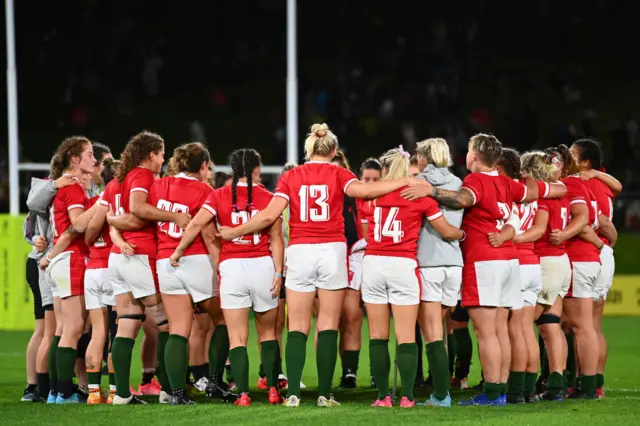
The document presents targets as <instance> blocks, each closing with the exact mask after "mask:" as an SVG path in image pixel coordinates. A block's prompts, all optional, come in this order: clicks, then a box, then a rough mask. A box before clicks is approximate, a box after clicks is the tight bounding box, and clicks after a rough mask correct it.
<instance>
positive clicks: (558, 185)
mask: <svg viewBox="0 0 640 426" xmlns="http://www.w3.org/2000/svg"><path fill="white" fill-rule="evenodd" d="M548 185H549V194H548V195H547V197H546V198H553V199H558V198H562V197H564V196H565V195H567V186H566V185H565V184H564V183H562V182H553V183H550V184H548Z"/></svg>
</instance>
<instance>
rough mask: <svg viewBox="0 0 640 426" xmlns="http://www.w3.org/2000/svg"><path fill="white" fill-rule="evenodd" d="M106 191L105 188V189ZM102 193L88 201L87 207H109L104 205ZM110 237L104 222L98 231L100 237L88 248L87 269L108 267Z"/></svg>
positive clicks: (106, 224) (106, 204)
mask: <svg viewBox="0 0 640 426" xmlns="http://www.w3.org/2000/svg"><path fill="white" fill-rule="evenodd" d="M105 190H106V188H105ZM103 196H104V192H103V193H102V195H101V196H100V197H93V198H91V199H90V200H89V205H90V206H93V205H94V204H95V203H100V204H101V205H103V206H107V207H108V206H109V203H105V201H104V200H103V198H102V197H103ZM112 245H113V242H112V241H111V236H110V235H109V224H108V223H107V222H106V221H105V223H104V225H103V226H102V230H101V231H100V235H99V236H98V238H96V239H95V240H94V241H93V244H91V247H90V248H89V262H88V263H87V269H104V268H108V267H109V253H111V246H112Z"/></svg>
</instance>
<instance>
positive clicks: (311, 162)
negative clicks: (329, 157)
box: [306, 160, 332, 164]
mask: <svg viewBox="0 0 640 426" xmlns="http://www.w3.org/2000/svg"><path fill="white" fill-rule="evenodd" d="M306 164H332V163H331V161H315V160H314V161H311V160H309V161H307V162H306Z"/></svg>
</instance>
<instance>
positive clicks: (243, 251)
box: [202, 182, 273, 262]
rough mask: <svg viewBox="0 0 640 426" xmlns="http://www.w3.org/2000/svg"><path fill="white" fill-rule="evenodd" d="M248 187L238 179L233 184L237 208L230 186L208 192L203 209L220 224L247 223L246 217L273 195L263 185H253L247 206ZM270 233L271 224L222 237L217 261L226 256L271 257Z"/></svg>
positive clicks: (229, 257) (227, 257) (262, 206)
mask: <svg viewBox="0 0 640 426" xmlns="http://www.w3.org/2000/svg"><path fill="white" fill-rule="evenodd" d="M248 189H249V188H248V187H247V184H246V183H243V182H238V185H237V187H236V195H237V199H236V206H237V210H238V211H236V208H235V206H234V205H233V201H232V193H231V191H232V187H231V185H229V186H225V187H222V188H219V189H216V190H215V191H213V192H212V193H211V194H209V196H208V197H207V199H206V201H205V202H204V204H203V205H202V208H203V209H206V210H208V211H209V213H211V214H212V215H213V216H215V217H217V218H218V223H219V224H220V226H227V227H229V228H235V227H236V226H239V225H242V224H243V223H245V222H248V221H249V219H251V218H252V217H253V216H255V215H257V214H258V213H259V212H260V211H261V210H264V209H265V208H266V207H267V206H268V205H269V203H270V202H271V198H272V197H273V194H271V192H269V191H267V190H266V189H264V188H263V187H262V186H258V185H252V187H251V205H249V204H248V199H249V197H248V195H249V191H248ZM270 232H271V227H270V226H267V227H266V228H264V229H262V230H261V231H259V232H256V233H255V234H249V235H244V236H242V237H239V238H236V239H234V240H232V241H225V240H222V251H221V252H220V262H222V261H223V260H226V259H237V258H254V257H263V256H271V250H270V246H269V244H270V238H269V234H270Z"/></svg>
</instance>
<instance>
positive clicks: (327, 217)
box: [274, 161, 358, 245]
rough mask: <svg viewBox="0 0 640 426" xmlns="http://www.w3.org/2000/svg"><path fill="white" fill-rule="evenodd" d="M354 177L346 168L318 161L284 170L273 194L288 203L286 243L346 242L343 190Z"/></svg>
mask: <svg viewBox="0 0 640 426" xmlns="http://www.w3.org/2000/svg"><path fill="white" fill-rule="evenodd" d="M357 180H358V179H357V178H356V176H355V175H354V174H353V173H351V172H350V171H349V170H347V169H344V168H342V167H340V166H337V165H335V164H332V163H327V162H320V161H308V162H306V163H305V164H303V165H301V166H298V167H296V168H294V169H291V170H289V171H288V172H286V173H284V174H283V175H282V176H281V177H280V180H279V181H278V185H277V187H276V192H275V193H274V196H276V197H281V198H284V199H285V200H287V201H288V202H289V209H290V217H289V235H290V240H289V245H293V244H318V243H340V242H344V243H346V239H345V236H344V218H343V216H342V210H343V208H344V193H345V191H346V190H347V188H348V187H349V185H351V184H352V183H353V182H356V181H357Z"/></svg>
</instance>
